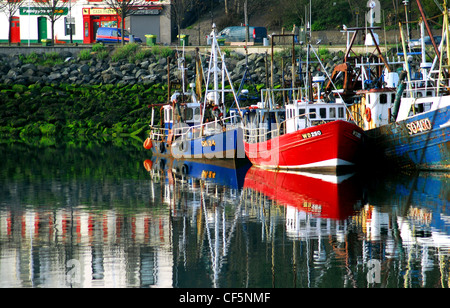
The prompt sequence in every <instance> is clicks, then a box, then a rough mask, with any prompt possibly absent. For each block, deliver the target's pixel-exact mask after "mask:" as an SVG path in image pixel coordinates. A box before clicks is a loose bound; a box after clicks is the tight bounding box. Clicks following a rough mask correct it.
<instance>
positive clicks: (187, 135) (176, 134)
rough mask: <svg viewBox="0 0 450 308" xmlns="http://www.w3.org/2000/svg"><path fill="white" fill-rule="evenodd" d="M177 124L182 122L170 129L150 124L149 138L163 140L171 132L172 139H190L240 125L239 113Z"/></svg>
mask: <svg viewBox="0 0 450 308" xmlns="http://www.w3.org/2000/svg"><path fill="white" fill-rule="evenodd" d="M177 124H183V123H176V124H174V126H173V127H172V129H168V128H160V127H152V126H150V138H151V139H152V140H156V141H165V140H166V138H167V137H168V136H169V134H172V135H173V140H175V139H177V138H178V139H182V140H191V139H196V138H200V137H203V136H211V135H214V134H219V133H222V132H224V131H227V130H231V129H234V128H235V127H238V126H240V125H241V122H240V117H239V115H232V116H229V117H226V118H222V119H217V120H214V121H211V122H206V123H203V124H198V125H194V126H184V125H180V126H179V127H177V126H178V125H177Z"/></svg>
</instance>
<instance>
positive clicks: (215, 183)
mask: <svg viewBox="0 0 450 308" xmlns="http://www.w3.org/2000/svg"><path fill="white" fill-rule="evenodd" d="M79 152H80V151H76V155H73V156H72V155H69V156H58V155H53V152H51V154H52V155H48V156H47V160H45V161H39V163H36V164H33V165H30V164H28V165H20V162H22V161H23V162H29V161H30V157H29V156H27V153H30V155H33V157H34V153H35V151H29V152H27V151H24V150H23V151H11V153H10V155H9V156H7V157H10V160H6V161H7V163H6V164H5V166H4V168H3V169H2V168H0V173H1V174H0V175H1V177H0V287H56V286H57V287H176V288H183V287H188V288H208V287H229V288H233V287H250V288H252V287H253V288H263V287H312V288H316V287H317V288H319V287H361V288H365V287H396V288H397V287H449V281H450V280H449V278H450V275H449V271H450V266H449V265H450V185H449V184H450V183H449V182H450V177H449V175H448V173H442V174H440V173H419V174H405V175H403V174H396V175H386V176H383V177H379V176H377V177H375V176H373V175H368V176H366V175H364V176H363V175H361V174H355V175H343V176H328V175H327V176H321V175H318V174H304V173H288V172H274V171H268V170H263V169H258V168H256V167H251V168H250V167H249V166H248V165H244V166H229V165H227V164H225V165H223V164H218V165H217V164H202V163H201V162H200V161H195V162H194V163H191V162H189V161H176V160H170V159H164V160H160V159H156V158H153V160H146V161H145V163H144V166H142V162H143V159H142V157H139V158H135V159H134V160H133V159H130V157H128V156H124V157H120V159H117V160H116V161H114V160H113V159H114V157H116V156H117V155H118V153H117V152H116V153H115V152H112V151H111V149H105V153H112V154H114V155H112V154H111V155H112V156H111V157H108V160H107V162H108V163H106V162H104V161H102V160H95V159H92V160H91V159H86V158H88V157H95V156H88V155H87V154H83V152H82V153H81V154H80V153H79ZM93 152H94V153H98V152H99V151H98V149H97V148H95V149H93ZM122 152H123V151H120V153H122ZM17 153H20V155H22V156H21V157H19V158H20V159H19V158H18V155H17ZM80 155H86V156H81V157H80ZM58 157H61V158H60V160H59V161H58V164H55V159H56V160H57V159H58ZM72 157H77V158H78V157H80V161H79V162H77V164H75V165H74V166H78V169H76V170H75V169H71V168H68V166H70V164H69V163H67V165H64V161H67V162H72V160H71V159H70V158H72ZM101 157H102V158H103V157H104V156H101ZM16 159H17V161H16ZM111 162H115V163H114V164H112V163H111ZM17 166H21V168H17ZM60 166H65V167H67V168H61V167H60ZM110 166H114V168H109V167H110ZM144 167H145V168H144ZM2 170H6V171H7V172H5V171H2ZM126 170H128V172H126ZM58 172H60V173H58ZM93 172H94V173H95V176H94V175H93ZM109 172H111V173H109ZM54 174H59V176H53V175H54ZM36 175H42V176H36ZM370 177H372V178H370ZM372 274H374V275H373V276H372Z"/></svg>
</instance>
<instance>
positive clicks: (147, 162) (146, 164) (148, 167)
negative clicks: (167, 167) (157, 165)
mask: <svg viewBox="0 0 450 308" xmlns="http://www.w3.org/2000/svg"><path fill="white" fill-rule="evenodd" d="M152 166H153V162H152V161H151V160H150V159H146V160H144V168H145V170H147V171H148V172H150V170H152Z"/></svg>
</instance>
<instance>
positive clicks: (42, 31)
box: [38, 17, 47, 43]
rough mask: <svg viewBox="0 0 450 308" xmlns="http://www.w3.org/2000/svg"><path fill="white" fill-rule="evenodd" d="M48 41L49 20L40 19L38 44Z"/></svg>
mask: <svg viewBox="0 0 450 308" xmlns="http://www.w3.org/2000/svg"><path fill="white" fill-rule="evenodd" d="M46 39H47V18H46V17H38V43H41V42H42V40H46Z"/></svg>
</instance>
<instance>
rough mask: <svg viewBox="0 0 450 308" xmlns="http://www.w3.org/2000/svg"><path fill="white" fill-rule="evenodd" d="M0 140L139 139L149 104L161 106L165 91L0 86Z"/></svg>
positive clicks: (159, 88)
mask: <svg viewBox="0 0 450 308" xmlns="http://www.w3.org/2000/svg"><path fill="white" fill-rule="evenodd" d="M0 101H1V102H2V103H1V104H0V114H1V115H2V117H0V135H1V136H2V137H5V136H8V137H17V138H24V139H25V138H28V137H32V136H68V137H73V138H77V137H79V136H89V137H101V136H111V137H117V136H125V135H126V136H141V137H142V135H141V134H144V133H145V131H146V128H148V123H149V117H150V115H151V113H150V109H149V108H148V105H149V104H154V103H164V102H166V101H167V88H166V87H165V86H163V85H160V84H155V85H152V86H148V87H145V86H144V85H140V84H135V85H125V86H120V85H83V86H74V85H71V84H59V85H52V86H48V85H40V84H32V85H30V86H24V85H18V84H16V85H12V86H9V85H0Z"/></svg>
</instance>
